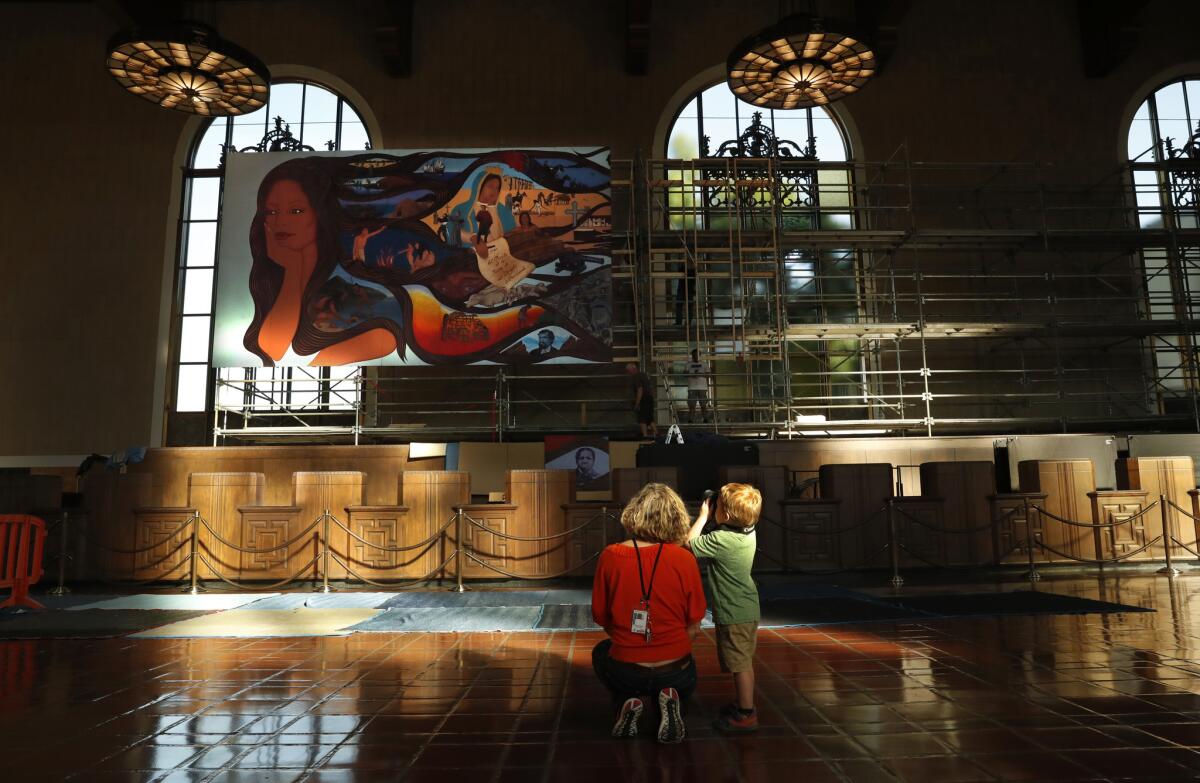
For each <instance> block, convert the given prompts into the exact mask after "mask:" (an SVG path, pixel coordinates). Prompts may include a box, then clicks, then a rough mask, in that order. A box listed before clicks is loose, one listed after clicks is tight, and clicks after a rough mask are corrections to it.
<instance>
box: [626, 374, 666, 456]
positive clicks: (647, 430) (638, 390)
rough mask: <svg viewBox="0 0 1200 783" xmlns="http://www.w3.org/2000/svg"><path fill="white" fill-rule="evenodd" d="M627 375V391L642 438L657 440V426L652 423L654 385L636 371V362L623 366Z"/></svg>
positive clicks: (648, 377) (647, 376)
mask: <svg viewBox="0 0 1200 783" xmlns="http://www.w3.org/2000/svg"><path fill="white" fill-rule="evenodd" d="M625 372H627V373H629V389H630V393H631V395H632V397H633V410H634V413H635V414H637V423H638V426H639V427H641V430H642V437H643V438H657V437H658V425H657V424H656V423H655V422H654V384H653V383H652V382H651V381H650V376H649V375H646V373H644V372H642V371H641V370H639V369H638V365H637V362H630V363H629V364H627V365H625Z"/></svg>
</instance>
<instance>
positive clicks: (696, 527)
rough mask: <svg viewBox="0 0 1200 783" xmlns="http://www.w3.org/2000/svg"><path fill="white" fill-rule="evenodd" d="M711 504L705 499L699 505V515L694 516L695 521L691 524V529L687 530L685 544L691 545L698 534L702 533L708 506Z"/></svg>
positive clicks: (706, 518)
mask: <svg viewBox="0 0 1200 783" xmlns="http://www.w3.org/2000/svg"><path fill="white" fill-rule="evenodd" d="M710 502H711V499H710V498H705V499H704V501H703V502H701V503H700V513H699V514H697V515H696V521H695V522H693V523H692V527H691V529H690V530H688V535H687V543H688V544H691V543H692V542H693V541H695V540H696V539H697V538H699V537H700V534H701V533H703V532H704V525H705V524H706V523H707V522H708V506H709V503H710Z"/></svg>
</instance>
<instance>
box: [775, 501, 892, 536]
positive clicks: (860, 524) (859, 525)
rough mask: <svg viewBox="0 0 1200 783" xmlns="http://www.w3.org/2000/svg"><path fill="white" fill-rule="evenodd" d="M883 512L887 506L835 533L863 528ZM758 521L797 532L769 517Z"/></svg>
mask: <svg viewBox="0 0 1200 783" xmlns="http://www.w3.org/2000/svg"><path fill="white" fill-rule="evenodd" d="M884 511H887V504H884V505H882V506H880V507H879V508H877V509H875V510H874V511H873V512H871V513H870V514H868V515H867V516H866V517H865V518H864V519H863V520H862V521H861V522H856V523H855V524H853V525H851V526H850V527H843V528H839V529H838V530H837V531H835V532H836V533H837V534H838V535H841V534H843V533H853V532H854V531H855V530H859V529H861V528H864V527H866V526H867V525H869V524H871V523H872V522H874V521H875V518H876V517H878V516H879V514H880V513H881V512H884ZM758 520H759V522H766V523H768V524H771V525H774V526H775V527H777V528H779V529H780V530H786V531H788V532H789V533H795V532H797V531H796V530H795V529H794V528H792V527H790V526H789V525H786V524H784V523H782V522H776V521H775V520H773V519H771V518H770V517H765V516H760V517H759V518H758Z"/></svg>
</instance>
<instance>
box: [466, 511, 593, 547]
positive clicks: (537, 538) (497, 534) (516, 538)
mask: <svg viewBox="0 0 1200 783" xmlns="http://www.w3.org/2000/svg"><path fill="white" fill-rule="evenodd" d="M611 516H612V515H611V514H597V515H596V516H594V517H592V518H591V519H589V520H588V521H586V522H584V523H583V524H582V525H577V526H575V527H573V528H571V529H570V530H564V531H563V532H561V533H553V534H551V535H548V536H514V535H509V534H508V533H501V532H500V531H498V530H492V529H491V528H490V527H488V526H487V525H485V524H483V523H482V522H480V521H479V520H477V519H475V518H474V517H472V516H471V515H470V514H467V513H465V512H464V513H463V519H465V520H467V521H468V522H470V523H471V524H472V525H474V526H475V527H477V528H479V529H480V530H483V531H484V532H487V533H491V534H492V535H493V536H495V537H496V538H503V539H506V540H508V541H528V542H538V541H552V540H554V539H556V538H563V537H564V536H570V535H574V534H575V533H578V532H579V531H580V530H583V529H584V528H585V527H587V526H588V525H590V524H592V523H593V522H595V521H596V520H597V519H600V518H601V517H611Z"/></svg>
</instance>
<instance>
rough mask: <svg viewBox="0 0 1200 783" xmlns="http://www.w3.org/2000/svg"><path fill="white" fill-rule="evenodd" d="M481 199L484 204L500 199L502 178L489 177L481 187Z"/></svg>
mask: <svg viewBox="0 0 1200 783" xmlns="http://www.w3.org/2000/svg"><path fill="white" fill-rule="evenodd" d="M479 200H480V201H481V202H483V203H484V204H495V203H496V202H497V201H499V200H500V179H499V178H498V177H488V178H487V179H486V180H484V183H483V185H482V186H481V187H480V188H479Z"/></svg>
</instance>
